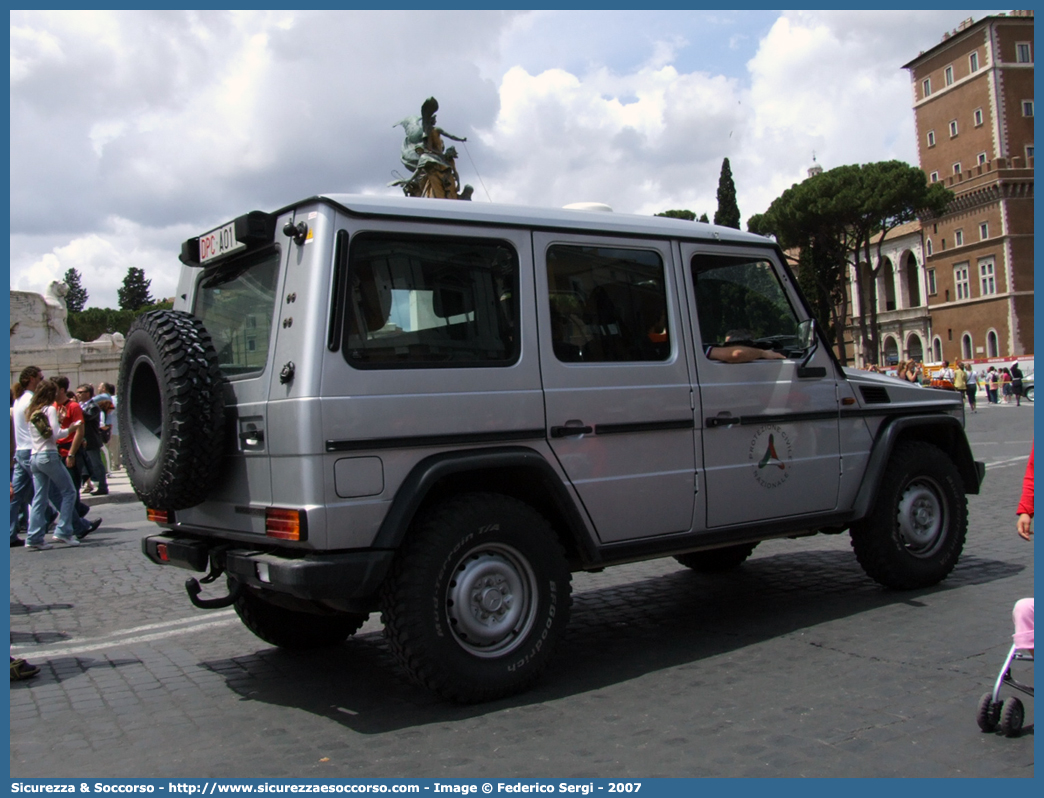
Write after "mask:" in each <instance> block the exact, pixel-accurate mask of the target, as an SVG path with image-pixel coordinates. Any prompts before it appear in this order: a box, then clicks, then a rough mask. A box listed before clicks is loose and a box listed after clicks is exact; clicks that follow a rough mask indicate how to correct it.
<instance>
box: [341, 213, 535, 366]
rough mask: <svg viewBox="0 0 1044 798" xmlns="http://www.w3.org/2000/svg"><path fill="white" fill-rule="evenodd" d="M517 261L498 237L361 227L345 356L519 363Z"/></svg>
mask: <svg viewBox="0 0 1044 798" xmlns="http://www.w3.org/2000/svg"><path fill="white" fill-rule="evenodd" d="M518 268H519V267H518V255H517V253H516V252H515V250H514V248H513V247H511V246H510V245H509V244H507V243H505V242H503V241H499V240H493V239H488V238H474V239H472V238H460V237H436V236H413V235H404V234H386V233H361V234H359V235H358V236H356V237H355V238H354V239H353V240H352V243H351V248H350V250H349V261H348V281H347V286H346V303H347V308H346V312H345V322H346V323H345V325H344V342H343V343H344V345H343V346H342V348H341V349H342V352H343V353H344V358H345V360H347V361H348V363H349V364H351V365H352V366H354V367H355V368H360V369H366V368H437V367H468V366H507V365H511V364H513V363H515V362H516V361H517V360H518V354H519V333H518V329H517V324H518V321H517V320H518Z"/></svg>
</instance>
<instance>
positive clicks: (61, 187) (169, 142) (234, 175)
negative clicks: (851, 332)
mask: <svg viewBox="0 0 1044 798" xmlns="http://www.w3.org/2000/svg"><path fill="white" fill-rule="evenodd" d="M983 13H985V12H945V11H922V12H840V11H833V12H831V11H815V12H812V11H810V12H787V13H784V14H782V15H780V16H778V17H776V18H774V19H773V18H772V17H770V16H769V15H768V14H767V12H752V13H747V14H744V13H743V12H719V13H712V12H691V11H690V12H643V13H640V14H638V13H631V12H553V11H543V12H534V13H526V14H518V13H507V12H471V11H468V12H423V11H411V12H287V11H261V12H258V11H240V12H172V11H150V12H128V11H116V12H70V11H61V12H29V11H14V12H12V13H11V100H10V107H11V233H12V235H11V264H12V277H11V281H12V285H13V286H18V287H29V286H30V285H33V286H37V287H42V286H46V284H47V282H49V281H50V280H51V279H54V277H55V276H56V275H60V274H63V273H64V271H65V270H66V269H68V268H69V267H70V266H72V267H75V268H77V269H78V270H80V271H81V273H82V274H83V276H84V281H85V283H86V285H87V288H88V291H89V292H90V294H91V304H98V303H106V302H108V303H109V304H111V305H113V306H114V305H115V290H116V287H117V286H118V285H119V284H120V282H121V281H122V278H123V275H124V274H125V273H126V269H127V268H128V267H129V266H131V265H133V266H140V267H142V268H144V269H145V270H146V274H147V276H148V277H150V278H152V279H153V280H154V283H153V293H154V295H156V296H161V295H169V294H170V293H172V292H173V280H172V277H171V275H173V274H176V271H177V266H178V264H177V260H176V257H177V253H178V248H179V245H180V242H181V241H182V240H183V239H185V238H188V237H189V236H190V235H193V234H196V233H199V232H200V231H201V230H204V229H207V228H209V227H211V226H213V225H215V224H217V223H219V222H221V221H223V220H227V219H230V218H232V217H234V216H236V215H238V214H239V213H242V212H244V211H247V210H252V209H254V208H259V209H274V208H277V207H281V206H282V205H284V204H286V203H288V202H291V201H293V200H296V199H298V198H301V197H306V196H311V195H313V194H316V193H319V192H323V191H346V192H353V191H355V192H360V193H394V191H395V190H394V189H388V188H387V187H386V184H387V182H388V181H389V180H391V179H392V178H393V176H394V175H393V173H394V172H395V171H400V172H401V171H402V167H401V165H400V163H399V161H398V153H399V147H400V144H401V131H400V130H398V129H393V128H392V125H393V124H394V123H395V122H396V121H397V120H399V119H401V118H402V117H403V116H406V115H407V114H415V113H418V112H419V107H420V103H421V102H422V101H423V100H424V98H426V97H428V96H430V95H434V96H436V97H437V98H438V100H439V102H440V105H441V110H440V113H439V123H440V124H441V125H442V126H443V127H445V128H446V129H448V130H450V131H451V132H453V133H455V134H458V135H464V136H467V137H468V139H469V140H468V142H467V144H466V145H463V146H458V149H459V150H460V151H461V158H460V160H459V161H458V165H459V167H460V169H461V173H462V178H463V179H464V180H465V181H467V182H470V183H472V184H473V185H474V186H475V189H476V200H484V199H486V196H487V195H486V191H487V190H488V192H489V194H490V195H492V197H493V199H495V200H497V201H498V202H519V203H524V204H532V205H552V206H554V205H563V204H566V203H568V202H574V201H582V200H595V201H602V202H608V203H609V204H611V205H613V206H614V207H615V208H617V209H618V210H620V211H630V212H637V213H654V212H657V211H660V210H665V209H668V208H689V209H691V210H693V211H695V212H696V213H702V212H706V213H708V214H709V215H713V213H714V210H715V207H716V204H717V203H716V190H717V180H718V173H719V170H720V167H721V161H722V158H724V157H728V158H729V159H730V161H731V164H732V170H733V174H734V176H735V182H736V187H737V193H738V200H739V205H740V210H741V212H742V214H743V216H744V218H746V217H748V216H750V215H751V214H753V213H757V212H760V211H763V210H764V209H765V208H766V207H767V206H768V204H769V203H770V202H771V200H772V199H774V198H775V197H776V196H778V195H779V193H780V192H781V191H782V190H783V189H785V188H787V187H788V186H789V185H791V184H792V183H793V182H795V181H797V180H800V179H802V178H803V177H804V176H805V170H806V169H807V167H808V166H809V165H810V162H811V157H812V151H813V150H814V151H815V152H816V156H817V159H818V160H819V162H820V163H821V164H822V165H823V166H824V167H825V168H830V167H832V166H837V165H841V164H844V163H853V162H867V161H874V160H882V159H886V158H893V157H898V158H903V159H907V160H910V159H914V158H915V157H916V148H915V142H914V133H913V125H912V112H911V110H910V103H911V93H910V84H909V78H908V75H907V74H906V73H905V71H904V70H902V68H901V67H902V64H903V63H905V62H906V61H908V60H910V59H911V58H913V57H914V56H916V54H917V52H918V51H919V50H923V49H927V48H928V47H930V46H932V45H934V44H935V43H936V42H937V41H938V40H939V38H940V36H941V34H942V32H943V31H944V30H946V29H949V28H953V27H955V26H956V25H957V24H958V23H959V22H960V21H961V19H962V18H963V17H965V16H974V17H975V18H979V17H981V16H982V15H983ZM578 30H584V31H585V32H586V33H587V35H584V36H581V37H577V36H576V35H575V34H576V31H578ZM418 31H423V38H424V40H425V41H427V42H429V43H433V44H431V46H418V44H417V42H418V34H417V32H418Z"/></svg>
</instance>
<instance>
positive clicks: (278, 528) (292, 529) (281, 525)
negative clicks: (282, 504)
mask: <svg viewBox="0 0 1044 798" xmlns="http://www.w3.org/2000/svg"><path fill="white" fill-rule="evenodd" d="M306 518H307V516H306V515H305V511H304V510H283V509H281V508H279V507H267V508H265V535H267V536H268V537H270V538H279V539H280V540H308V524H307V523H306Z"/></svg>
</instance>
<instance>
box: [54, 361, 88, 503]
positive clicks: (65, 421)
mask: <svg viewBox="0 0 1044 798" xmlns="http://www.w3.org/2000/svg"><path fill="white" fill-rule="evenodd" d="M54 382H55V384H56V385H57V386H58V400H57V401H56V402H55V403H54V406H55V407H56V408H57V409H58V419H59V421H60V422H61V424H62V426H63V427H71V426H72V425H73V424H75V423H76V422H77V421H79V422H80V423H79V424H76V427H75V430H74V431H73V432H72V433H70V434H69V435H67V436H66V437H64V438H59V439H58V440H57V441H56V443H57V444H58V451H59V453H60V454H61V455H62V461H63V462H64V463H65V467H66V468H67V469H69V476H71V477H72V481H73V484H74V485H75V486H76V512H77V513H78V514H79V516H80V517H81V518H82V517H83V516H85V515H87V513H88V511H89V510H90V508H89V507H88V506H87V505H86V504H84V503H83V502H81V501H80V484H81V482H82V480H81V471H80V466H79V460H80V458H79V455H80V454H81V451H80V450H81V449H82V448H83V411H82V410H81V409H80V405H79V403H78V402H77V401H76V400H75V399H73V398H72V394H70V393H69V378H68V377H55V378H54ZM62 397H65V403H64V404H63V403H62Z"/></svg>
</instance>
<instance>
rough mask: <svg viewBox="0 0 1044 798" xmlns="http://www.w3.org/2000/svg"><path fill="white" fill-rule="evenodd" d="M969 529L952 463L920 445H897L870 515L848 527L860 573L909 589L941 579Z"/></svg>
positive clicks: (942, 454)
mask: <svg viewBox="0 0 1044 798" xmlns="http://www.w3.org/2000/svg"><path fill="white" fill-rule="evenodd" d="M967 531H968V502H967V499H966V497H965V495H964V483H963V482H962V481H961V475H960V473H959V472H958V471H957V467H956V466H955V465H954V463H953V461H952V460H951V459H950V458H949V457H948V456H947V455H946V453H945V452H943V451H942V450H941V449H939V448H938V447H936V446H933V445H932V444H930V443H924V442H922V441H905V442H901V443H899V444H897V445H896V447H895V450H894V451H893V452H892V456H891V458H890V460H889V461H888V465H887V467H886V469H885V473H884V476H883V477H882V480H881V485H880V487H879V490H878V493H877V499H876V502H875V503H874V508H873V510H872V511H871V513H870V515H869V516H868V517H867V518H865V519H863V520H862V521H860V522H858V523H856V524H853V526H852V529H851V535H852V548H853V549H855V554H856V558H857V559H858V560H859V564H860V565H861V566H862V567H863V570H864V571H865V572H866V573H867V575H868V576H870V577H871V578H872V579H874V580H876V581H877V582H879V583H881V584H882V585H884V586H886V587H891V588H895V589H898V590H913V589H916V588H924V587H931V586H932V585H936V584H938V583H939V582H941V581H942V580H943V579H945V578H946V577H947V576H948V575H949V573H950V571H952V570H953V568H954V566H955V565H956V564H957V560H958V559H959V558H960V556H961V551H962V549H963V548H964V538H965V535H966V534H967Z"/></svg>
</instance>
